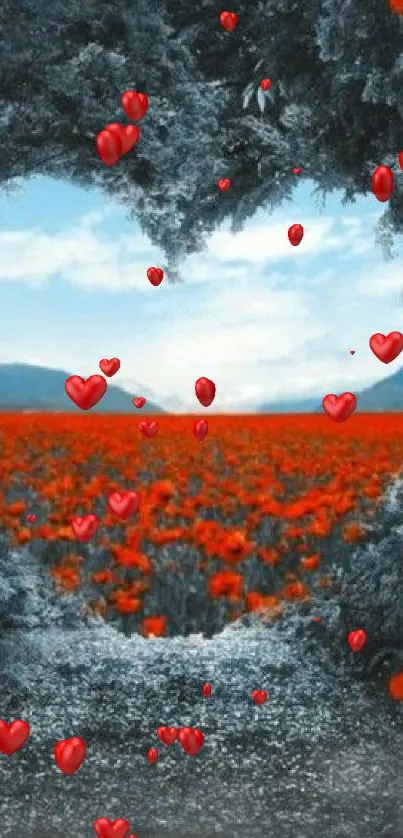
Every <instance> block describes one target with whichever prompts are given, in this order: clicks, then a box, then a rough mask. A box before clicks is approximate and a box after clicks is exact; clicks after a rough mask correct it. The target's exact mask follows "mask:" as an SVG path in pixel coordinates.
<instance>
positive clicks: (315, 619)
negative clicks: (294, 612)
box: [313, 617, 322, 623]
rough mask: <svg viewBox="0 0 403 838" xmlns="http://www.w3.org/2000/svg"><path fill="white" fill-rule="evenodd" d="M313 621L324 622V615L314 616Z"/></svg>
mask: <svg viewBox="0 0 403 838" xmlns="http://www.w3.org/2000/svg"><path fill="white" fill-rule="evenodd" d="M313 621H314V623H321V622H322V617H314V618H313Z"/></svg>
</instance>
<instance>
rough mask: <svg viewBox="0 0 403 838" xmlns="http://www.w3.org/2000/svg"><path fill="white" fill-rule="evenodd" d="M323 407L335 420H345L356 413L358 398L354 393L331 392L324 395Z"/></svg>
mask: <svg viewBox="0 0 403 838" xmlns="http://www.w3.org/2000/svg"><path fill="white" fill-rule="evenodd" d="M322 407H323V410H324V411H325V413H327V415H328V416H330V418H331V419H333V421H334V422H345V421H346V419H348V417H349V416H351V414H352V413H354V411H355V409H356V407H357V399H356V397H355V395H354V393H342V394H341V395H340V396H335V395H334V394H333V393H329V394H328V395H327V396H325V397H324V399H323V401H322Z"/></svg>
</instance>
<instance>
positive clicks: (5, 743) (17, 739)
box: [0, 719, 31, 756]
mask: <svg viewBox="0 0 403 838" xmlns="http://www.w3.org/2000/svg"><path fill="white" fill-rule="evenodd" d="M30 732H31V729H30V726H29V724H28V722H24V721H22V719H17V720H16V721H15V722H10V724H7V722H5V721H4V720H3V719H1V720H0V752H1V753H2V754H7V756H11V754H14V753H15V751H18V750H19V749H20V748H22V746H23V745H24V743H25V742H26V741H27V739H28V736H29V734H30Z"/></svg>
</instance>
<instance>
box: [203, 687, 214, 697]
mask: <svg viewBox="0 0 403 838" xmlns="http://www.w3.org/2000/svg"><path fill="white" fill-rule="evenodd" d="M212 691H213V688H212V686H211V684H203V695H204V698H210V696H211V693H212Z"/></svg>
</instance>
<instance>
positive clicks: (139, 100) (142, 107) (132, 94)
mask: <svg viewBox="0 0 403 838" xmlns="http://www.w3.org/2000/svg"><path fill="white" fill-rule="evenodd" d="M122 106H123V110H124V111H125V112H126V114H127V116H128V117H129V119H132V120H133V122H140V120H141V119H143V116H145V114H146V113H147V109H148V96H147V94H146V93H137V92H136V91H135V90H126V92H125V93H123V96H122Z"/></svg>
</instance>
